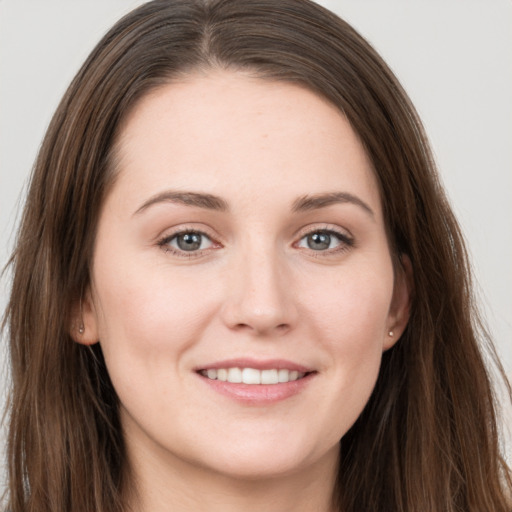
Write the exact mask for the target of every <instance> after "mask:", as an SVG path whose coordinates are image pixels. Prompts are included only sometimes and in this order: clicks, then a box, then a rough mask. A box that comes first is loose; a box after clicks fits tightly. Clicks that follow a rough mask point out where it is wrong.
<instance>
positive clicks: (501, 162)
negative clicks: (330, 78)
mask: <svg viewBox="0 0 512 512" xmlns="http://www.w3.org/2000/svg"><path fill="white" fill-rule="evenodd" d="M248 1H250V0H248ZM276 1H278V0H276ZM142 3H144V2H143V1H141V0H0V237H1V238H0V239H1V240H2V242H1V243H0V266H3V265H4V264H5V263H6V261H7V258H8V254H9V252H10V249H11V247H12V243H13V239H14V227H15V225H16V221H17V219H18V216H19V211H20V204H22V202H23V195H24V189H25V186H26V183H27V178H28V175H29V172H30V169H31V165H32V162H33V160H34V158H35V155H36V152H37V149H38V146H39V144H40V141H41V139H42V137H43V134H44V131H45V129H46V126H47V125H48V122H49V120H50V117H51V115H52V113H53V111H54V109H55V108H56V106H57V103H58V101H59V99H60V97H61V96H62V94H63V93H64V91H65V89H66V87H67V84H68V83H69V82H70V80H71V78H72V77H73V75H74V74H75V72H76V71H77V70H78V68H79V66H80V65H81V63H82V62H83V60H84V59H85V58H86V56H87V54H88V53H89V52H90V50H91V49H92V48H93V46H94V44H95V43H96V42H97V41H98V40H99V39H100V37H101V36H102V35H103V34H104V32H105V31H106V30H107V29H108V28H109V27H110V26H111V25H112V24H113V23H114V21H116V20H117V19H118V18H119V17H120V16H121V15H123V14H125V13H126V12H128V11H129V10H131V9H132V8H133V7H135V6H137V5H140V4H142ZM320 3H322V4H323V5H325V6H327V7H329V8H330V9H332V10H334V11H335V12H337V13H338V14H339V15H341V16H342V17H343V18H345V19H346V20H347V21H349V22H350V23H352V24H353V25H354V26H355V27H356V28H357V29H358V30H359V31H360V32H361V33H362V34H363V35H364V36H365V37H367V39H369V41H370V42H371V43H372V44H373V45H374V46H375V47H376V48H377V50H379V52H380V53H381V54H382V55H383V57H384V59H385V60H386V61H387V62H388V64H390V66H391V68H392V69H393V70H394V71H395V73H396V74H397V75H398V77H399V79H400V80H401V82H402V83H403V85H404V86H405V88H406V90H407V91H408V92H409V94H410V96H411V98H412V100H413V102H414V103H415V105H416V107H417V109H418V111H419V113H420V115H421V117H422V118H423V121H424V123H425V125H426V129H427V133H428V135H429V137H430V139H431V141H432V145H433V148H434V152H435V155H436V158H437V161H438V164H439V167H440V170H441V175H442V178H443V181H444V183H445V185H446V188H447V190H448V194H449V196H450V198H451V200H452V204H453V207H454V209H455V212H456V213H457V215H458V217H459V220H460V222H461V224H462V227H463V230H464V232H465V234H466V238H467V241H468V244H469V249H470V252H471V255H472V258H473V263H474V270H475V275H476V278H477V282H478V285H479V297H480V302H481V305H482V307H483V308H484V310H485V312H486V314H487V319H488V322H489V325H490V328H491V332H492V333H493V335H494V337H495V340H496V344H497V347H498V351H499V353H500V356H501V359H502V361H503V363H504V365H505V367H506V369H507V372H508V373H509V375H512V2H511V0H364V1H363V0H330V1H329V0H324V1H322V2H320ZM34 250H35V251H36V250H37V247H34ZM7 288H8V278H7V279H5V278H4V279H3V281H2V282H1V284H0V311H3V310H4V307H5V303H6V297H7ZM3 345H4V344H2V352H1V353H0V369H1V372H2V373H1V378H0V404H1V403H2V399H1V397H2V396H4V394H5V381H6V365H5V361H4V362H2V360H5V355H4V352H3V351H4V350H5V347H4V346H3ZM506 414H510V411H508V412H507V413H506ZM508 417H509V418H511V417H512V416H508ZM0 443H1V445H2V446H3V443H2V442H1V439H0ZM511 444H512V443H510V442H509V450H508V452H509V454H510V452H511V450H510V446H511ZM0 478H1V471H0ZM0 487H1V485H0Z"/></svg>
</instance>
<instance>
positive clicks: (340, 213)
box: [80, 72, 408, 478]
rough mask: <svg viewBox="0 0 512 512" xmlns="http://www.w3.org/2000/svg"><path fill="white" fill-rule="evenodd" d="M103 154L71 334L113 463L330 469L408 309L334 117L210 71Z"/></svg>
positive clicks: (125, 130)
mask: <svg viewBox="0 0 512 512" xmlns="http://www.w3.org/2000/svg"><path fill="white" fill-rule="evenodd" d="M118 148H119V154H118V161H117V165H118V171H119V175H118V177H117V181H116V182H115V184H114V186H113V188H112V190H111V192H110V194H109V195H108V197H107V199H106V202H105V204H104V206H103V209H102V212H101V216H100V221H99V226H98V232H97V239H96V245H95V251H94V258H93V265H92V285H91V290H90V293H89V294H88V299H87V300H86V302H85V304H84V322H85V329H86V331H85V333H84V335H82V336H81V338H80V341H81V342H83V343H93V342H95V341H97V340H98V339H99V340H100V343H101V347H102V350H103V353H104V355H105V360H106V364H107V368H108V371H109V374H110V377H111V379H112V382H113V385H114V387H115V389H116V391H117V393H118V395H119V399H120V403H121V411H120V413H121V422H122V425H123V429H124V433H125V438H126V442H127V446H128V450H129V453H130V454H131V456H132V457H133V458H135V459H136V460H137V461H138V462H140V463H142V464H144V461H146V462H147V461H151V464H156V466H155V467H158V466H159V465H160V464H167V465H171V466H174V467H179V468H181V469H180V471H187V468H189V469H190V468H196V469H197V468H202V469H203V470H204V469H206V470H209V471H216V472H220V473H224V474H227V475H231V476H233V475H235V476H243V477H251V478H254V477H263V476H265V477H267V476H273V475H279V474H287V473H291V472H294V471H298V470H301V469H303V470H308V468H311V467H312V466H314V465H317V466H318V465H320V466H322V467H330V468H332V467H333V465H334V464H335V463H336V457H337V450H338V441H339V440H340V438H341V437H342V436H343V435H344V434H345V433H346V432H347V430H348V429H349V428H350V426H351V425H352V424H353V423H354V422H355V420H356V418H357V417H358V416H359V414H360V413H361V411H362V409H363V407H364V406H365V404H366V402H367V400H368V398H369V396H370V394H371V392H372V389H373V387H374V384H375V380H376V378H377V374H378V372H379V365H380V362H381V355H382V352H383V350H385V349H387V348H389V347H390V346H391V345H392V344H393V343H394V342H395V341H396V339H397V338H398V337H399V336H400V334H401V332H402V330H403V328H404V326H405V322H406V321H407V303H408V296H407V295H408V294H407V289H406V284H405V279H403V278H402V276H401V275H397V276H395V275H394V272H393V266H392V261H391V256H390V251H389V246H388V241H387V239H386V234H385V227H384V223H383V217H382V208H381V203H380V198H379V191H378V186H377V183H376V180H375V177H374V174H373V171H372V168H371V165H370V163H369V161H368V159H367V156H366V154H365V152H364V150H363V148H362V146H361V144H360V142H359V141H358V139H357V137H356V136H355V134H354V132H353V131H352V129H351V127H350V125H349V123H348V122H347V120H346V119H345V118H344V117H343V115H341V114H340V112H339V111H338V110H337V109H336V108H335V107H333V106H332V105H331V104H329V103H327V102H326V101H324V100H323V99H321V98H319V97H318V96H316V95H315V94H313V93H311V92H309V91H308V90H306V89H304V88H301V87H299V86H297V85H292V84H289V83H279V82H271V81H264V80H261V79H255V78H250V77H248V76H247V75H245V74H241V73H228V72H215V73H214V72H212V73H211V74H209V75H208V76H199V75H197V76H190V77H189V78H188V79H186V80H184V81H182V82H177V83H172V84H169V85H167V86H164V87H161V88H160V89H158V90H156V91H154V92H152V93H151V94H149V95H148V96H146V97H145V98H143V100H142V101H140V102H139V104H138V105H137V106H136V108H135V109H134V110H133V112H132V113H131V114H130V116H129V117H128V119H127V121H126V122H125V123H124V125H123V127H122V130H121V133H120V136H119V140H118ZM389 331H393V332H394V335H393V336H390V335H389ZM240 380H242V382H240ZM261 381H263V383H257V382H261Z"/></svg>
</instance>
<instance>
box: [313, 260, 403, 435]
mask: <svg viewBox="0 0 512 512" xmlns="http://www.w3.org/2000/svg"><path fill="white" fill-rule="evenodd" d="M392 292H393V277H392V270H390V271H389V272H388V271H387V267H385V268H382V269H379V268H378V267H374V270H373V271H369V270H368V269H366V270H364V271H361V272H358V271H357V270H356V269H352V271H351V272H350V273H347V274H346V275H345V276H342V277H340V278H339V279H336V280H331V281H330V284H329V286H327V285H326V286H325V287H324V292H323V293H319V291H318V290H317V291H316V292H315V293H314V294H311V295H310V297H309V301H308V304H309V307H308V308H306V309H308V310H309V313H310V318H311V322H310V325H312V326H314V329H315V331H316V332H317V336H316V339H317V340H318V343H320V344H322V348H323V349H324V350H325V353H326V354H327V355H328V359H327V360H326V364H325V368H326V371H327V372H328V373H329V378H330V382H331V383H332V388H331V389H330V390H325V393H323V394H322V395H321V396H320V397H318V398H319V402H320V401H324V402H325V403H324V407H319V410H323V411H328V413H327V414H328V416H326V417H325V418H323V419H320V418H319V421H324V422H325V423H326V424H329V425H330V426H331V429H332V432H331V436H332V438H334V439H339V438H340V437H342V436H343V435H344V434H345V433H346V432H347V430H348V429H349V428H350V427H351V426H352V424H353V423H354V422H355V421H356V419H357V417H358V416H359V415H360V413H361V412H362V410H363V408H364V406H365V405H366V403H367V401H368V399H369V397H370V395H371V393H372V391H373V388H374V386H375V382H376V379H377V376H378V373H379V368H380V363H381V359H382V350H383V342H384V339H385V335H386V332H387V331H386V325H387V319H388V312H389V307H390V303H391V299H392ZM318 333H320V336H319V335H318ZM329 415H330V416H329Z"/></svg>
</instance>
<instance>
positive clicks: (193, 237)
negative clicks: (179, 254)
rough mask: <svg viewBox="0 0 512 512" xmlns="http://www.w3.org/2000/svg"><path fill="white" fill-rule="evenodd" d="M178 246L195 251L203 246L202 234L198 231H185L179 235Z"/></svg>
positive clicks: (184, 249)
mask: <svg viewBox="0 0 512 512" xmlns="http://www.w3.org/2000/svg"><path fill="white" fill-rule="evenodd" d="M177 243H178V247H179V248H180V249H181V250H183V251H195V250H196V249H199V247H201V235H198V234H197V233H185V234H183V235H180V236H178V239H177Z"/></svg>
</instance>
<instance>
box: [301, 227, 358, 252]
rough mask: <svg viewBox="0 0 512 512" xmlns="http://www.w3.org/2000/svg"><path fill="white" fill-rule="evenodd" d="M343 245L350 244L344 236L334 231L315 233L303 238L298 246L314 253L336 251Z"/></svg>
mask: <svg viewBox="0 0 512 512" xmlns="http://www.w3.org/2000/svg"><path fill="white" fill-rule="evenodd" d="M343 243H348V240H344V237H343V236H342V235H338V234H337V233H334V232H332V231H313V232H312V233H309V234H308V235H306V236H304V237H302V238H301V239H300V241H299V243H298V246H299V247H303V248H305V249H311V250H313V251H325V250H327V249H335V248H336V247H338V246H340V245H341V244H343Z"/></svg>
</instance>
